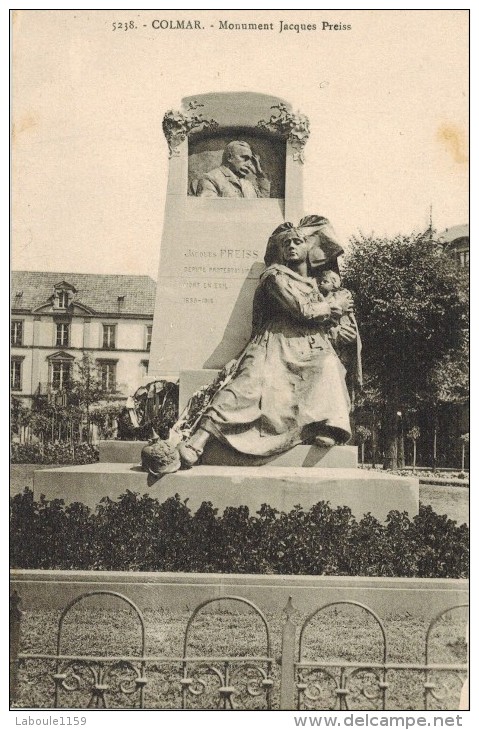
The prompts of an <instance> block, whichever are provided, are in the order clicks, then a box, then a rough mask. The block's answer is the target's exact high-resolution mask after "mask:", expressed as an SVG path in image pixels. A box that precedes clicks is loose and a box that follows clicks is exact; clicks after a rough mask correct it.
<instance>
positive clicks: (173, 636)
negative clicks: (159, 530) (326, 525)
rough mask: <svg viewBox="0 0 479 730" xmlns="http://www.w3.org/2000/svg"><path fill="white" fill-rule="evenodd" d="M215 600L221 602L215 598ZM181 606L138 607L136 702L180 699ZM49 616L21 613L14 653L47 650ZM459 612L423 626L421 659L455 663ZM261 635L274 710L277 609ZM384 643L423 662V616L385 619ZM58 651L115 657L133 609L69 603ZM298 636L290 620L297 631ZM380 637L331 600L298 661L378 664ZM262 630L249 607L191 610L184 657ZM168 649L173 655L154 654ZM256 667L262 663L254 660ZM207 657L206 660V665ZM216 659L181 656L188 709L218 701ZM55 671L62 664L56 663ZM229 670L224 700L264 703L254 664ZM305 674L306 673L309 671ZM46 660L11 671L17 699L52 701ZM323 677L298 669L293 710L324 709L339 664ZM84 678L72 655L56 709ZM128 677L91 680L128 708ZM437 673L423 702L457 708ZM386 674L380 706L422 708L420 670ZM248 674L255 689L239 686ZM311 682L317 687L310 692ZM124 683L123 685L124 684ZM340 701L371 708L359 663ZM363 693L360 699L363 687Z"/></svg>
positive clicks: (125, 641)
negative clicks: (298, 704)
mask: <svg viewBox="0 0 479 730" xmlns="http://www.w3.org/2000/svg"><path fill="white" fill-rule="evenodd" d="M222 605H223V606H225V603H222ZM190 615H191V613H184V612H177V613H173V612H167V611H162V610H148V611H145V612H144V618H145V627H146V655H149V656H155V657H157V658H156V659H155V660H154V661H151V662H147V664H146V677H147V679H148V683H147V685H146V689H145V707H147V708H179V707H181V684H180V680H181V678H182V676H183V674H182V665H181V662H180V661H178V658H181V657H182V655H183V654H182V652H183V640H184V634H185V628H186V625H187V621H188V618H189V617H190ZM58 618H59V614H58V612H54V611H38V612H26V613H25V615H24V619H23V626H22V643H21V651H23V652H31V653H33V652H35V653H54V651H55V638H56V625H57V622H58ZM304 618H305V617H304V616H302V615H300V614H296V615H295V616H294V622H295V623H296V625H297V626H298V627H299V626H300V625H301V624H302V622H303V621H304ZM466 618H467V617H466V613H465V611H464V610H463V609H461V610H457V611H454V612H453V614H452V615H451V614H449V616H448V618H444V619H442V620H441V621H440V622H439V624H438V626H437V628H436V629H434V630H433V632H432V634H431V640H430V645H429V646H430V657H429V661H430V662H444V663H453V664H457V663H461V664H462V663H465V661H466V644H465V640H464V636H465V630H466ZM266 619H267V623H268V628H269V631H270V636H271V648H272V651H271V656H272V657H273V659H274V661H273V663H272V665H271V666H272V669H271V678H272V680H273V686H272V690H271V700H272V709H278V708H279V680H280V666H279V664H278V662H277V659H278V657H279V656H280V652H281V632H282V626H283V620H284V619H283V617H281V616H280V615H279V614H274V615H272V614H269V615H267V616H266ZM385 629H386V634H387V642H388V654H387V658H388V661H389V662H392V663H401V664H402V663H423V662H424V646H425V634H426V631H427V622H425V621H422V620H418V619H412V618H411V617H408V616H400V617H396V618H391V619H389V620H387V621H385ZM64 630H65V631H64V636H63V639H62V646H61V648H62V652H63V653H65V654H70V655H71V654H82V655H95V656H99V655H103V656H104V655H108V654H110V655H114V656H120V655H122V656H125V655H131V654H136V655H137V656H138V652H139V650H140V630H139V624H138V619H137V617H136V616H135V615H134V614H133V612H130V611H129V610H124V609H121V608H120V607H119V608H118V610H117V611H112V610H101V609H99V608H98V607H97V608H96V609H92V610H85V609H84V608H77V607H75V608H74V609H73V610H72V612H71V614H69V615H68V617H67V619H66V621H65V624H64ZM298 635H299V628H298V631H297V636H298ZM382 647H383V644H382V635H381V632H380V629H379V626H378V625H377V623H375V621H374V620H373V619H372V617H371V616H369V615H368V614H366V613H365V612H364V611H361V610H360V609H359V608H357V607H351V606H346V607H340V606H337V607H331V608H329V609H327V610H326V611H325V612H323V613H322V614H321V615H319V616H316V617H315V618H314V619H313V621H312V622H311V623H310V624H309V626H308V628H307V630H306V631H305V633H304V641H303V660H310V661H319V660H321V661H338V660H339V659H340V660H342V661H350V662H362V663H363V664H364V663H367V662H381V661H382ZM266 651H267V650H266V634H265V628H264V625H263V624H262V622H261V620H260V619H259V617H258V616H257V615H255V614H252V613H250V612H245V611H244V610H243V611H240V612H238V611H237V610H234V608H233V604H232V603H231V602H230V603H229V605H228V608H227V610H222V611H221V612H220V611H219V610H215V611H204V612H200V613H199V614H198V615H197V617H196V619H195V621H194V622H193V623H192V625H191V631H190V634H189V640H188V650H187V655H188V656H189V657H192V656H196V657H198V656H205V657H207V656H210V657H211V656H216V657H222V656H229V657H232V656H235V657H246V656H247V657H254V656H262V657H264V656H265V655H266ZM160 655H161V656H163V657H166V658H168V657H176V658H177V660H176V661H171V660H170V661H168V660H167V659H160V658H159V656H160ZM259 664H260V666H261V667H262V668H263V669H266V667H267V665H266V663H264V662H259ZM208 665H209V666H208ZM224 669H225V664H224V661H223V662H222V661H217V660H212V661H210V662H209V663H208V661H207V660H205V663H202V664H199V663H196V664H194V663H191V664H189V665H188V676H189V677H192V678H193V679H195V678H196V679H197V682H195V683H194V684H193V685H192V687H193V689H195V690H197V691H198V694H189V695H188V704H187V706H188V707H189V708H191V709H205V708H208V709H210V708H214V707H216V706H217V703H218V697H219V695H218V687H219V679H218V674H217V673H218V672H224ZM60 670H61V671H64V668H63V667H60ZM228 671H229V673H230V676H229V679H228V681H227V682H226V684H229V685H233V686H234V687H235V690H236V691H235V695H234V701H235V704H236V706H237V707H238V709H241V708H248V709H266V707H267V705H266V700H265V691H264V689H261V687H260V686H259V685H258V684H256V683H255V682H254V679H255V678H256V679H257V676H258V675H257V673H256V670H255V669H254V665H251V662H250V665H249V667H247V666H245V665H244V664H239V665H238V664H236V663H235V662H234V661H230V663H229V667H228ZM311 672H312V673H311ZM54 673H55V663H54V661H48V662H45V661H44V662H41V661H40V660H28V661H26V662H24V663H23V665H22V667H21V670H20V684H19V694H18V699H17V703H16V706H18V707H43V708H46V707H52V706H53V704H52V703H53V686H54V684H53V679H52V675H53V674H54ZM331 675H332V676H326V674H325V673H324V672H323V673H321V672H319V673H318V671H316V672H314V670H312V669H304V670H303V676H302V681H303V682H305V683H306V684H308V685H309V686H308V690H307V692H308V694H310V696H311V697H314V698H315V699H312V700H307V699H306V700H305V703H303V704H302V707H303V708H309V709H317V710H326V709H332V708H333V706H334V702H335V698H336V695H335V682H336V681H337V680H338V679H339V670H338V669H333V670H331ZM92 676H93V675H91V673H90V671H89V670H88V669H86V667H85V665H83V666H81V665H79V664H78V663H77V664H76V665H74V666H73V667H71V668H70V670H69V671H68V683H69V684H71V686H72V687H74V689H73V690H72V691H71V692H67V691H61V692H60V702H59V705H60V706H62V707H65V708H67V707H68V708H73V707H85V706H86V705H87V704H88V700H89V697H90V695H89V692H88V691H87V690H86V687H88V686H89V685H91V682H92ZM128 676H130V677H131V676H132V672H131V669H130V670H128V668H127V667H126V665H123V667H118V666H117V667H116V668H115V669H113V670H112V671H111V673H110V674H109V676H107V677H105V678H103V679H102V681H101V682H99V683H100V684H102V683H103V684H105V683H106V684H108V685H109V687H110V691H109V692H107V696H108V703H109V704H108V706H109V707H132V706H133V707H135V706H136V707H138V695H137V693H135V694H132V695H123V694H122V693H121V692H120V691H119V690H118V686H119V683H120V681H121V679H122V678H123V679H125V678H126V677H128ZM431 679H433V680H436V681H437V685H438V687H437V689H438V693H439V690H441V694H442V693H444V697H443V699H441V700H431V704H430V706H429V709H435V710H439V709H448V710H453V709H456V708H457V707H458V701H459V693H460V689H461V685H462V679H461V677H460V676H459V675H457V674H456V675H454V673H453V672H451V671H449V672H446V673H442V674H441V673H440V672H435V673H433V675H432V676H431V677H430V680H431ZM387 681H388V682H389V689H388V700H387V707H388V709H391V710H392V709H400V710H420V709H423V692H424V688H423V682H424V672H423V671H420V670H417V669H416V670H411V669H410V670H408V671H406V670H398V669H395V670H390V671H389V672H388V677H387ZM248 682H249V686H250V688H251V689H252V690H253V691H255V690H256V689H258V694H257V695H256V696H250V695H249V694H248V692H247V687H248ZM320 687H321V692H318V690H319V688H320ZM127 688H128V687H127ZM348 688H349V690H350V694H349V696H348V705H349V709H362V710H366V709H371V710H374V709H380V708H381V705H380V703H379V700H378V699H377V695H378V691H377V680H376V679H375V678H374V676H373V675H372V673H371V672H370V671H369V672H367V671H364V670H363V672H359V673H358V674H356V676H355V677H351V680H350V682H349V684H348ZM369 694H370V695H371V698H369V697H368V696H367V695H369Z"/></svg>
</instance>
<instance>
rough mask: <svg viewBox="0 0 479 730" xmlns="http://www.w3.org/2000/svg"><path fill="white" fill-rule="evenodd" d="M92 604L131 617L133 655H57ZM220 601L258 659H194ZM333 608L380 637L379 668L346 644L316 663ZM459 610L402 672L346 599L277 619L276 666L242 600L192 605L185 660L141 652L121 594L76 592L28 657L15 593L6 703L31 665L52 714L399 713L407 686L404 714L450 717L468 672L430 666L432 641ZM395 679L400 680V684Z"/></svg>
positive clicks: (137, 617) (138, 618) (461, 665)
mask: <svg viewBox="0 0 479 730" xmlns="http://www.w3.org/2000/svg"><path fill="white" fill-rule="evenodd" d="M99 596H105V597H109V598H110V599H112V598H113V599H115V600H118V601H119V602H120V603H121V604H122V605H124V606H125V607H127V608H128V609H130V611H131V613H132V616H133V618H134V621H135V622H136V625H137V627H138V639H139V643H138V649H137V650H136V651H134V652H131V653H121V654H107V653H105V654H103V653H101V652H100V653H98V654H92V655H90V654H88V655H87V654H75V653H68V652H66V651H65V650H64V624H65V619H66V618H67V616H69V614H70V612H71V611H72V609H73V608H74V607H75V606H78V605H79V604H80V603H83V602H88V601H89V599H95V600H96V599H97V598H98V597H99ZM225 602H229V603H228V605H229V606H230V605H231V602H232V603H234V604H235V605H236V606H238V607H239V609H240V612H239V613H235V619H234V620H235V622H239V623H241V621H242V616H243V615H244V613H245V612H249V613H250V614H252V615H253V616H254V617H255V618H256V619H257V621H258V622H259V626H260V631H261V634H262V651H261V652H259V653H257V652H254V651H253V652H251V654H246V653H243V654H238V655H218V656H214V655H205V654H200V655H197V654H195V647H194V642H193V641H192V632H193V629H194V627H195V623H196V622H197V620H198V617H199V616H200V614H204V613H205V612H206V614H207V615H206V620H208V615H210V616H211V612H212V611H213V612H214V611H217V612H220V611H221V607H222V606H223V607H224V606H225ZM340 607H341V608H345V607H348V608H351V609H354V610H359V611H360V612H364V614H365V615H366V616H367V617H368V618H369V619H370V620H371V625H372V630H374V629H376V630H377V632H378V636H379V641H378V642H376V645H377V646H378V647H379V648H378V656H377V659H376V660H371V659H370V658H364V656H363V657H361V656H360V657H358V658H357V659H354V660H351V659H350V658H348V656H347V655H348V651H346V650H345V647H346V645H347V644H346V641H345V643H344V645H343V646H341V645H338V647H337V652H336V653H337V655H338V657H339V658H337V657H335V658H333V659H329V658H326V657H325V656H322V652H321V648H320V646H318V632H317V631H316V633H315V629H314V623H315V621H317V620H318V618H320V617H321V616H322V615H324V614H325V612H327V611H328V610H334V611H338V610H339V609H340ZM464 609H467V604H460V605H457V606H454V607H451V608H448V609H446V610H443V611H441V612H439V613H438V614H437V615H436V616H435V617H434V618H433V619H432V621H431V622H430V623H429V626H428V628H427V631H426V635H425V637H424V661H423V662H416V663H404V662H399V661H393V660H391V658H390V651H389V646H388V636H387V632H386V628H385V625H384V623H383V621H382V620H381V618H380V617H379V616H378V615H377V614H376V613H375V612H374V611H373V610H372V609H371V608H370V607H368V606H366V605H365V604H363V603H359V602H357V601H347V600H344V601H335V602H330V603H326V604H324V605H322V606H320V607H318V608H317V609H315V610H314V611H313V612H312V613H311V614H309V615H308V616H307V617H306V618H305V619H304V621H303V622H302V624H301V625H300V626H299V627H298V626H297V624H296V622H295V621H294V620H293V616H294V614H295V613H296V609H295V608H294V607H293V604H292V600H291V598H290V599H289V601H288V603H287V605H286V607H285V608H284V611H283V613H284V615H285V621H284V623H283V626H282V635H281V648H280V652H279V656H278V657H274V656H273V650H272V641H271V628H270V625H269V622H268V620H267V618H266V616H265V615H264V613H263V612H262V611H261V610H260V609H259V608H258V606H256V605H255V604H254V603H253V602H252V601H250V600H248V599H246V598H243V597H241V596H234V595H231V596H222V597H219V598H211V599H208V600H205V601H202V602H201V603H199V604H198V605H197V606H196V608H195V609H194V610H193V612H192V613H191V615H190V616H189V618H188V621H187V624H186V627H185V629H184V634H183V646H182V652H181V654H180V655H178V656H175V655H169V654H155V653H149V652H147V646H146V638H147V636H146V635H147V630H146V624H145V618H144V616H143V614H142V612H141V610H140V609H139V608H138V606H137V605H136V604H135V603H134V601H132V600H131V599H130V598H128V597H126V596H124V595H122V594H121V593H117V592H115V591H108V590H98V591H91V592H88V593H83V594H81V595H80V596H77V597H76V598H74V599H73V600H71V601H70V602H69V603H68V604H67V605H66V606H65V608H64V609H63V611H62V612H61V615H60V618H59V620H58V626H57V633H56V641H55V644H56V650H55V652H54V653H33V652H28V653H27V652H20V651H19V646H20V632H21V622H22V611H21V610H20V607H19V597H18V595H17V594H16V593H13V594H12V596H11V599H10V695H11V701H12V705H13V706H17V707H18V706H19V705H17V704H16V702H17V697H18V693H19V687H21V683H22V678H21V672H20V671H19V670H20V668H21V667H25V666H26V665H27V664H28V663H35V664H36V666H37V668H39V670H40V671H41V672H42V673H43V676H48V677H49V679H50V680H51V685H50V686H51V687H52V690H51V702H52V704H53V707H55V708H59V707H62V708H79V707H88V708H95V709H97V708H98V709H102V708H103V709H107V708H108V707H112V708H113V707H115V708H116V707H121V708H125V707H129V708H139V709H144V708H146V707H148V706H149V705H150V706H151V704H152V698H153V697H158V696H160V695H163V696H164V701H165V702H166V703H171V704H166V705H165V706H168V707H169V708H171V709H176V708H178V709H180V708H181V709H224V710H235V709H264V710H271V709H298V710H366V709H369V710H388V709H397V707H391V700H392V699H393V698H394V694H395V692H397V691H398V687H400V685H401V682H403V684H404V682H406V684H405V687H406V689H404V687H403V691H408V690H407V683H408V682H409V684H410V686H413V687H414V689H415V692H416V698H415V699H414V700H411V702H413V706H411V707H408V708H404V709H415V710H422V709H423V710H430V709H434V710H440V709H457V708H458V701H459V694H460V691H461V687H462V685H463V683H464V682H465V681H466V678H467V663H466V661H465V660H464V661H463V662H434V661H432V660H431V654H432V652H431V642H432V637H433V635H434V631H435V629H436V628H437V626H438V625H439V624H440V622H442V621H444V620H447V619H448V618H449V617H451V616H452V615H453V613H454V612H455V611H460V610H462V611H464ZM208 612H209V613H208ZM204 618H205V616H204V615H203V619H204ZM92 628H94V627H92ZM298 628H299V634H298V635H297V630H298ZM308 632H309V633H312V634H313V635H314V636H315V640H316V641H315V643H313V649H312V653H313V656H310V654H311V647H309V649H308ZM319 638H321V637H319ZM464 646H465V642H464ZM318 653H319V656H318ZM401 675H402V676H403V677H404V676H406V677H407V680H404V681H403V680H401V679H398V677H400V676H401ZM147 688H148V691H149V693H148V696H147V693H146V690H147ZM418 693H419V694H418ZM419 695H420V698H419ZM153 704H155V703H153ZM29 706H31V707H33V706H40V705H29ZM41 706H45V705H41Z"/></svg>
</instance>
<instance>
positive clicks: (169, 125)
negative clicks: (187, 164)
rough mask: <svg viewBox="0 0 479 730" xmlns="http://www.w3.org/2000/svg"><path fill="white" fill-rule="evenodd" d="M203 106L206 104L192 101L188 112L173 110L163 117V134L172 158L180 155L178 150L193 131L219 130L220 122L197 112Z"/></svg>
mask: <svg viewBox="0 0 479 730" xmlns="http://www.w3.org/2000/svg"><path fill="white" fill-rule="evenodd" d="M202 106H204V104H200V103H199V102H197V101H192V102H190V103H189V104H188V109H187V110H186V112H180V111H174V110H173V109H170V110H169V111H167V112H166V114H165V116H164V117H163V134H164V135H165V137H166V141H167V142H168V149H169V150H170V157H171V156H172V155H178V154H179V150H177V149H176V148H177V147H178V146H179V145H180V144H181V143H182V142H184V141H185V139H186V138H187V137H188V135H189V134H190V132H192V131H193V129H197V128H198V127H203V128H204V129H212V130H214V129H217V128H218V126H219V125H218V122H216V121H215V120H214V119H205V118H204V117H203V114H201V112H200V113H198V112H197V111H196V110H197V109H198V108H199V107H202Z"/></svg>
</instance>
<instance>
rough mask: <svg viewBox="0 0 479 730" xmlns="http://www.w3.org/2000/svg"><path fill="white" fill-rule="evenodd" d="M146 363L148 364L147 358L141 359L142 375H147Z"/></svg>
mask: <svg viewBox="0 0 479 730" xmlns="http://www.w3.org/2000/svg"><path fill="white" fill-rule="evenodd" d="M148 365H149V361H148V360H142V361H141V363H140V367H141V374H142V375H148Z"/></svg>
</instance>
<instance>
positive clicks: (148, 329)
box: [145, 324, 153, 352]
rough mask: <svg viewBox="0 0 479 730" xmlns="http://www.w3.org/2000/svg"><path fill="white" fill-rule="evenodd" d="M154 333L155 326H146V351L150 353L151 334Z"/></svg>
mask: <svg viewBox="0 0 479 730" xmlns="http://www.w3.org/2000/svg"><path fill="white" fill-rule="evenodd" d="M152 332H153V325H152V324H147V325H146V347H145V350H148V352H150V349H151V333H152Z"/></svg>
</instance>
